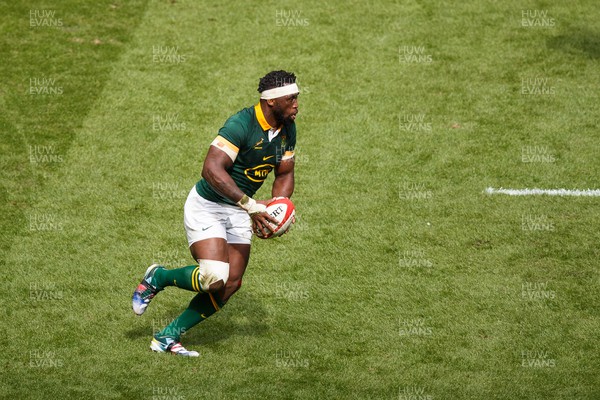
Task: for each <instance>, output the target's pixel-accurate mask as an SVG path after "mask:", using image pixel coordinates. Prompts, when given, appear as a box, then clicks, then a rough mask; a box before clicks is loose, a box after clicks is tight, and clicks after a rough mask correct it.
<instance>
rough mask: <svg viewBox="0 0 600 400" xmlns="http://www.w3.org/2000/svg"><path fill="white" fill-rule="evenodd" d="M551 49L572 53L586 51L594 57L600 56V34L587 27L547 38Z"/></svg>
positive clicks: (547, 43)
mask: <svg viewBox="0 0 600 400" xmlns="http://www.w3.org/2000/svg"><path fill="white" fill-rule="evenodd" d="M546 45H547V46H548V48H549V49H553V50H561V51H564V52H566V53H570V54H581V53H585V54H587V55H588V56H589V57H591V58H592V59H595V60H597V59H599V58H600V34H599V33H594V32H591V31H589V30H587V29H577V30H574V31H571V32H568V33H563V34H560V35H558V36H553V37H550V38H548V39H546Z"/></svg>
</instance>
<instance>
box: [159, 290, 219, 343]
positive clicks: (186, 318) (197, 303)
mask: <svg viewBox="0 0 600 400" xmlns="http://www.w3.org/2000/svg"><path fill="white" fill-rule="evenodd" d="M221 307H223V303H222V302H221V301H220V300H219V299H218V296H213V295H212V294H210V293H198V294H197V295H196V296H194V298H193V299H192V301H191V302H190V305H189V306H188V308H186V309H185V310H184V311H183V312H182V313H181V314H180V315H179V316H178V317H177V318H175V319H174V320H173V322H171V323H170V324H169V325H167V326H166V327H165V328H164V329H163V330H162V331H160V332H158V333H157V334H156V335H155V337H157V338H158V337H165V336H166V337H170V338H173V339H175V340H176V341H179V339H180V337H181V335H183V334H184V333H185V332H187V331H188V330H190V329H191V328H192V327H194V326H196V325H197V324H199V323H200V322H202V321H204V320H205V319H206V318H208V317H210V316H211V315H213V314H214V313H216V312H217V311H219V310H220V309H221Z"/></svg>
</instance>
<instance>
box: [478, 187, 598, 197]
mask: <svg viewBox="0 0 600 400" xmlns="http://www.w3.org/2000/svg"><path fill="white" fill-rule="evenodd" d="M485 193H487V194H506V195H509V196H540V195H544V194H545V195H547V196H577V197H582V196H583V197H586V196H587V197H600V189H584V190H579V189H536V188H534V189H504V188H499V189H494V188H493V187H489V188H487V189H485Z"/></svg>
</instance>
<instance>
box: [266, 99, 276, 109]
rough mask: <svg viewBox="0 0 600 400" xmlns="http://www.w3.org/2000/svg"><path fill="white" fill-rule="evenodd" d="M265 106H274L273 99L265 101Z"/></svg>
mask: <svg viewBox="0 0 600 400" xmlns="http://www.w3.org/2000/svg"><path fill="white" fill-rule="evenodd" d="M267 104H268V105H269V107H273V106H274V105H275V99H269V100H267Z"/></svg>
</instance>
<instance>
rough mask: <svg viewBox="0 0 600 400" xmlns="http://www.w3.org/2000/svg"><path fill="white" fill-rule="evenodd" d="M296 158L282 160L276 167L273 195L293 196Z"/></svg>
mask: <svg viewBox="0 0 600 400" xmlns="http://www.w3.org/2000/svg"><path fill="white" fill-rule="evenodd" d="M294 165H295V162H294V158H290V159H287V160H283V161H281V162H280V163H279V164H278V165H277V167H275V181H274V182H273V189H272V190H271V195H272V196H273V197H292V193H294Z"/></svg>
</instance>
